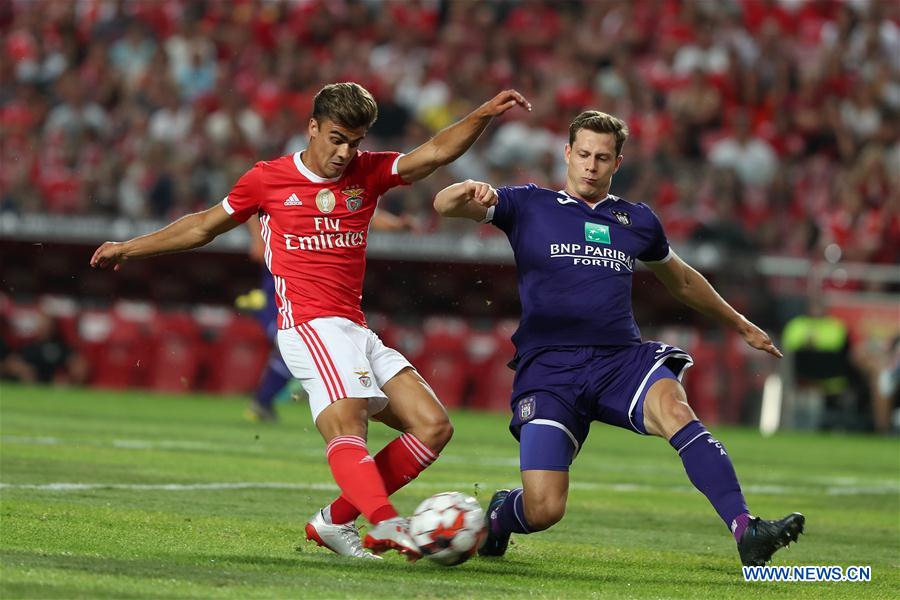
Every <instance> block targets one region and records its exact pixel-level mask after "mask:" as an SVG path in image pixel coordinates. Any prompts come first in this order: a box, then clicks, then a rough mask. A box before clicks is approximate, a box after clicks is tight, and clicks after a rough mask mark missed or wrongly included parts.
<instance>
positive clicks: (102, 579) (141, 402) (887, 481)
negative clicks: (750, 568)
mask: <svg viewBox="0 0 900 600" xmlns="http://www.w3.org/2000/svg"><path fill="white" fill-rule="evenodd" d="M243 408H244V405H243V400H242V399H239V398H214V397H209V396H193V395H192V396H180V397H172V396H154V395H152V394H148V393H141V392H123V393H113V392H100V391H92V390H66V389H58V388H36V387H20V386H15V385H10V384H6V383H4V384H2V388H0V451H2V454H0V484H2V487H0V597H2V598H4V599H9V598H195V597H204V598H206V597H209V598H332V597H357V598H397V597H422V598H448V597H454V598H455V597H462V598H499V597H503V598H518V597H553V598H583V597H615V598H633V597H641V598H643V597H652V598H688V597H691V598H742V599H743V598H756V597H779V598H825V597H840V598H864V597H867V598H896V597H898V596H900V444H898V440H897V439H896V438H894V439H888V438H877V437H864V436H849V435H816V434H801V433H796V434H794V433H792V434H780V435H776V436H775V437H772V438H769V439H763V438H761V437H760V436H759V435H758V434H757V433H756V432H755V431H752V430H747V429H734V428H713V431H714V432H715V434H716V435H717V437H718V438H719V439H721V440H722V442H723V443H724V444H725V446H726V447H727V448H728V451H729V453H730V455H731V458H732V460H733V461H734V463H735V466H736V468H737V471H738V474H739V476H740V477H741V481H742V484H743V486H744V488H745V492H746V495H747V499H748V502H749V504H750V507H751V509H752V510H753V511H754V513H756V514H759V515H762V516H766V517H769V518H772V517H781V516H783V515H784V514H786V513H788V512H791V511H795V510H796V511H801V512H803V513H805V514H806V516H807V529H806V534H805V535H804V536H803V537H801V539H800V543H799V544H795V545H792V546H791V547H790V548H788V549H786V550H782V551H781V552H779V553H778V554H776V557H775V561H774V562H775V564H793V565H840V566H844V567H846V566H850V565H871V567H872V581H871V582H869V583H849V582H845V583H809V582H807V583H745V582H744V581H743V578H742V576H741V570H740V565H739V562H738V557H737V552H736V550H735V545H734V542H733V540H732V539H731V536H730V535H729V534H728V532H727V531H726V530H725V528H724V526H723V525H722V523H721V522H720V521H719V519H718V517H717V516H716V514H715V513H714V511H713V510H712V508H711V507H710V506H709V505H708V503H707V502H706V499H705V498H703V496H701V495H700V494H699V493H698V492H696V491H695V490H694V489H693V488H692V487H691V486H690V484H689V482H688V481H687V478H686V476H685V474H684V472H683V470H682V467H681V462H680V461H679V460H678V459H677V457H676V455H675V453H674V452H673V451H672V450H671V448H670V447H669V446H668V445H667V444H666V443H665V442H663V441H662V440H658V439H642V438H641V437H639V436H637V435H633V434H630V433H628V432H625V431H620V430H617V429H614V428H612V427H608V426H603V425H597V426H595V427H594V430H593V432H592V434H591V437H590V438H589V440H588V443H587V444H586V447H585V450H584V451H583V452H582V453H581V455H580V456H579V457H578V459H577V461H576V463H575V466H574V467H573V470H572V481H573V486H572V490H571V493H570V496H569V508H568V513H567V515H566V517H565V519H564V520H563V521H562V522H561V523H560V524H559V525H557V526H556V527H555V528H553V529H552V530H550V531H547V532H543V533H539V534H535V535H531V536H515V537H514V538H513V540H514V545H513V546H511V548H510V551H509V553H508V555H507V556H506V557H505V558H503V559H494V560H486V559H478V558H475V559H472V560H470V561H469V562H468V563H466V564H464V565H461V566H459V567H455V568H451V569H448V568H443V567H440V566H438V565H435V564H432V563H429V562H428V561H425V560H423V561H419V562H418V563H415V564H408V563H406V562H405V561H404V560H403V559H402V558H401V557H400V556H398V555H396V554H389V555H387V558H386V560H384V561H383V562H379V563H376V564H373V563H372V562H367V561H366V562H359V561H348V560H345V559H341V558H338V557H337V556H334V555H332V554H331V553H329V552H327V551H325V550H323V549H319V548H317V547H315V546H314V545H313V544H311V543H307V542H304V541H303V526H304V524H305V522H306V520H307V519H308V518H309V517H310V516H311V515H312V514H313V512H314V511H315V510H316V509H318V508H319V507H320V506H323V505H324V504H325V503H326V502H328V501H329V500H330V499H331V498H332V497H333V496H334V494H335V490H336V488H335V486H334V484H333V483H332V481H331V477H330V475H329V472H328V468H327V465H326V462H325V459H324V444H323V442H322V440H321V439H320V437H319V435H318V433H317V432H316V431H315V429H314V428H313V427H312V425H311V423H310V419H309V411H308V410H307V408H305V407H304V406H301V405H287V406H282V407H281V414H282V417H283V418H282V422H281V423H279V424H277V425H261V424H251V423H248V422H245V421H244V420H242V418H241V414H242V411H243ZM452 416H453V420H454V423H455V425H456V434H455V437H454V439H453V441H452V442H451V444H450V445H449V446H448V447H447V449H446V450H445V451H444V453H443V456H442V457H441V458H440V460H439V461H438V462H437V463H435V465H434V466H433V467H432V468H431V469H429V470H428V472H427V473H425V474H423V475H422V476H421V477H420V478H419V479H418V480H417V481H415V482H413V484H412V485H410V486H409V487H408V488H407V489H404V490H401V491H400V492H399V493H398V494H396V495H395V497H394V498H395V501H396V505H397V507H398V509H399V510H400V511H401V512H410V511H412V509H413V508H414V507H415V505H416V504H417V503H418V502H419V501H421V500H422V499H423V498H425V497H426V496H428V495H431V494H433V493H436V492H441V491H450V490H458V491H463V492H468V493H472V494H475V495H476V496H477V497H478V499H479V500H480V501H481V503H482V504H483V505H484V504H485V503H486V502H487V500H488V498H489V497H490V494H491V493H492V492H493V490H494V489H495V488H497V487H508V486H514V485H516V483H517V481H518V471H517V466H516V465H517V456H518V455H517V447H516V445H515V443H514V440H513V439H512V438H511V437H510V436H509V434H508V433H507V431H506V416H505V415H495V414H480V413H471V412H462V411H460V412H455V413H453V415H452ZM389 436H391V434H390V432H389V431H388V430H387V429H386V428H384V427H383V426H381V425H379V424H373V426H372V430H371V432H370V441H371V447H373V448H378V447H380V446H381V445H382V444H383V443H385V442H386V441H387V440H389V439H390V437H389Z"/></svg>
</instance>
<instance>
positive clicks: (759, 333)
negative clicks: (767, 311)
mask: <svg viewBox="0 0 900 600" xmlns="http://www.w3.org/2000/svg"><path fill="white" fill-rule="evenodd" d="M740 332H741V337H742V338H744V341H745V342H747V343H748V344H750V345H751V346H753V347H754V348H756V349H757V350H762V351H764V352H768V353H769V354H771V355H772V356H775V357H777V358H782V357H783V356H784V355H783V354H782V353H781V350H779V349H778V348H776V347H775V344H773V343H772V340H771V339H770V338H769V334H767V333H766V332H765V331H763V330H762V329H760V328H759V327H757V326H756V325H754V324H753V323H751V322H750V321H747V322H746V323H745V324H744V326H743V327H742V328H741V330H740Z"/></svg>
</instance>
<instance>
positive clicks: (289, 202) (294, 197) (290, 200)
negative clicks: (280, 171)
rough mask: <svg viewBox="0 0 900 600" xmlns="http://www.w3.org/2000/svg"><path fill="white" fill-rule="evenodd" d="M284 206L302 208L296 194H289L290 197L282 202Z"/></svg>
mask: <svg viewBox="0 0 900 600" xmlns="http://www.w3.org/2000/svg"><path fill="white" fill-rule="evenodd" d="M284 205H285V206H303V201H302V200H300V198H298V197H297V194H291V196H290V197H289V198H288V199H287V200H285V201H284Z"/></svg>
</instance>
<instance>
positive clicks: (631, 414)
mask: <svg viewBox="0 0 900 600" xmlns="http://www.w3.org/2000/svg"><path fill="white" fill-rule="evenodd" d="M671 358H680V359H682V360H683V361H684V363H685V364H684V367H682V369H681V371H680V372H679V373H678V381H679V382H681V378H682V377H684V372H685V371H687V370H688V369H690V368H691V366H692V365H693V364H694V360H693V359H692V358H691V357H690V356H688V355H687V354H685V353H684V352H670V353H669V354H663V356H661V357H660V358H659V359H658V360H657V361H656V362H655V363H653V366H652V367H650V370H649V371H647V374H646V375H644V378H643V379H642V380H641V384H640V385H639V386H638V388H637V390H635V392H634V396H632V397H631V404H629V405H628V423H630V424H631V428H632V429H634V430H635V431H637V432H638V433H640V434H644V432H643V431H641V430H640V429H638V427H637V425H635V424H634V419H633V417H634V409H635V407H636V406H637V402H638V399H640V397H641V393H642V392H643V391H644V386H646V385H647V380H648V379H650V376H651V375H652V374H653V372H654V371H656V370H657V369H658V368H660V367H661V366H663V365H664V364H666V361H668V360H669V359H671ZM644 435H646V434H644Z"/></svg>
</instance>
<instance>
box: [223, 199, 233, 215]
mask: <svg viewBox="0 0 900 600" xmlns="http://www.w3.org/2000/svg"><path fill="white" fill-rule="evenodd" d="M222 208H224V209H225V212H227V213H228V214H229V215H233V214H234V208H233V207H232V206H231V204H229V203H228V196H225V198H223V199H222Z"/></svg>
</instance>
